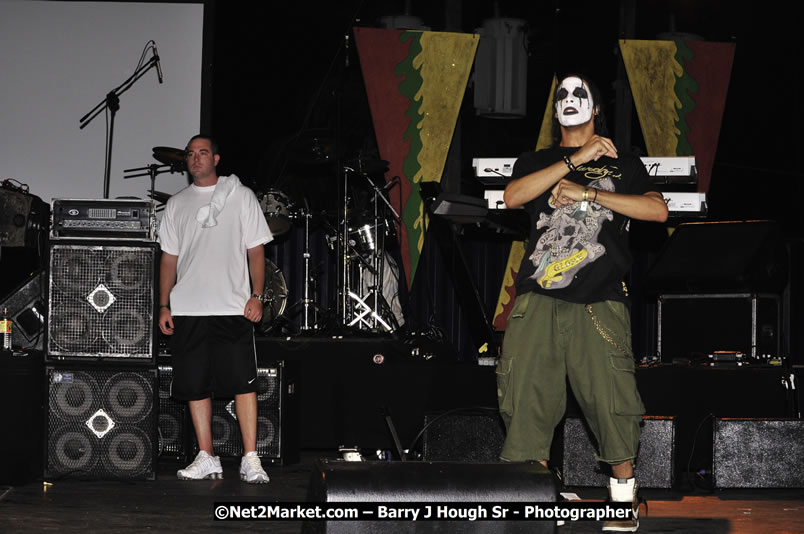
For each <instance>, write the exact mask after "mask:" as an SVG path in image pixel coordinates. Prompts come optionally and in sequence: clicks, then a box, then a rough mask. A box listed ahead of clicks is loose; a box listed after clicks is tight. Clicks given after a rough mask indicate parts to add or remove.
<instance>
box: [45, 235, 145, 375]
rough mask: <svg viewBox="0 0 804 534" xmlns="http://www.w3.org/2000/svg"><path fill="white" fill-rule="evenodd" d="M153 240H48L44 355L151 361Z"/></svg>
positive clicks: (68, 357) (55, 357)
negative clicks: (71, 241)
mask: <svg viewBox="0 0 804 534" xmlns="http://www.w3.org/2000/svg"><path fill="white" fill-rule="evenodd" d="M156 250H157V249H156V244H155V243H151V242H142V243H137V242H129V243H126V244H125V245H115V244H110V243H107V242H102V241H99V242H97V243H95V244H91V243H88V242H81V243H69V242H66V241H59V242H57V243H55V244H54V243H51V246H50V282H49V293H48V322H47V333H48V335H47V355H48V357H49V358H50V359H51V360H53V359H84V360H88V359H90V358H91V359H98V358H101V359H105V358H109V359H111V358H114V359H126V360H131V361H144V362H148V361H152V359H153V356H154V348H155V347H154V344H155V336H154V330H155V328H154V327H155V304H156V300H155V299H156V284H155V273H156V261H157V254H156Z"/></svg>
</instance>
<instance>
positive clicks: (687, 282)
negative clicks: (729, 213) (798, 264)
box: [645, 221, 789, 293]
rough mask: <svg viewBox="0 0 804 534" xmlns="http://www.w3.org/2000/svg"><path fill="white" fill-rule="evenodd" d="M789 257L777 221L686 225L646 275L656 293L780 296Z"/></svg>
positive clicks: (647, 285) (663, 249)
mask: <svg viewBox="0 0 804 534" xmlns="http://www.w3.org/2000/svg"><path fill="white" fill-rule="evenodd" d="M788 270H789V269H788V255H787V250H786V249H785V246H784V242H783V239H782V233H781V231H780V229H779V226H778V224H776V223H775V222H773V221H724V222H700V223H684V224H681V225H679V226H678V228H676V230H675V231H674V232H673V235H671V236H670V238H669V239H668V240H667V242H666V243H665V245H664V247H663V248H662V251H661V252H660V253H659V255H658V257H657V259H656V262H655V263H654V265H653V266H652V267H651V268H650V270H649V271H648V272H647V274H646V277H645V286H646V288H647V289H648V290H649V291H652V292H655V293H780V292H781V291H782V289H783V288H784V286H785V284H786V283H787V275H788Z"/></svg>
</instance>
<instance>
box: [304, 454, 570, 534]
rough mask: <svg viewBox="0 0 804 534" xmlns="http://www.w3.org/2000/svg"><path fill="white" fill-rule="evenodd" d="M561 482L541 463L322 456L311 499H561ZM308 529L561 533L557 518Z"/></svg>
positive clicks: (352, 533)
mask: <svg viewBox="0 0 804 534" xmlns="http://www.w3.org/2000/svg"><path fill="white" fill-rule="evenodd" d="M557 497H558V486H557V483H556V480H555V478H554V477H553V475H552V473H551V472H550V471H549V470H548V469H547V468H545V467H542V466H541V465H540V464H539V463H538V462H521V463H520V462H501V463H494V464H464V463H459V462H345V461H342V460H324V459H322V460H318V461H316V463H315V464H314V465H313V472H312V475H311V477H310V484H309V485H308V495H307V502H326V503H330V502H343V501H350V502H368V503H383V502H402V503H404V502H416V503H432V502H436V503H437V502H452V503H461V502H471V503H484V502H489V503H498V502H518V503H525V502H527V503H543V502H556V500H557ZM302 532H307V533H314V532H328V533H334V532H343V533H349V534H356V533H369V532H371V533H382V532H446V533H456V534H457V533H462V534H463V533H469V532H478V533H483V534H487V533H497V532H499V533H503V532H506V533H508V532H523V533H525V532H527V533H536V532H555V522H554V521H513V520H512V521H503V520H498V521H484V520H482V519H481V520H477V521H454V520H453V521H419V522H416V521H330V522H327V521H310V522H305V523H304V526H303V529H302Z"/></svg>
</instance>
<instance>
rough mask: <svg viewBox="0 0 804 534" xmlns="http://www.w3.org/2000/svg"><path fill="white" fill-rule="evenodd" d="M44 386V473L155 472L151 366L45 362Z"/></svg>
mask: <svg viewBox="0 0 804 534" xmlns="http://www.w3.org/2000/svg"><path fill="white" fill-rule="evenodd" d="M46 388H47V411H48V414H47V416H46V428H47V431H46V434H47V443H46V448H45V477H46V479H50V480H53V479H54V478H62V477H75V478H89V479H154V478H155V477H156V457H157V453H158V434H157V421H158V417H157V407H158V391H157V389H158V385H157V376H156V369H137V368H131V367H128V368H122V367H117V368H115V367H114V366H103V367H81V366H76V365H59V366H48V367H47V371H46Z"/></svg>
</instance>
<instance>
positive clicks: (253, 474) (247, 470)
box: [240, 451, 268, 484]
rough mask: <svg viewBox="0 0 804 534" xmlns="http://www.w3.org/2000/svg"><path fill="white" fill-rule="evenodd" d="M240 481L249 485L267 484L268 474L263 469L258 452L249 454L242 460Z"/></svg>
mask: <svg viewBox="0 0 804 534" xmlns="http://www.w3.org/2000/svg"><path fill="white" fill-rule="evenodd" d="M240 480H242V481H243V482H248V483H249V484H267V483H268V474H267V473H266V472H265V470H264V469H263V468H262V463H261V462H260V457H259V456H258V455H257V452H256V451H251V452H249V453H247V454H246V455H245V456H243V458H242V459H241V460H240Z"/></svg>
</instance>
